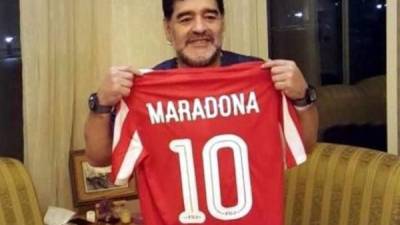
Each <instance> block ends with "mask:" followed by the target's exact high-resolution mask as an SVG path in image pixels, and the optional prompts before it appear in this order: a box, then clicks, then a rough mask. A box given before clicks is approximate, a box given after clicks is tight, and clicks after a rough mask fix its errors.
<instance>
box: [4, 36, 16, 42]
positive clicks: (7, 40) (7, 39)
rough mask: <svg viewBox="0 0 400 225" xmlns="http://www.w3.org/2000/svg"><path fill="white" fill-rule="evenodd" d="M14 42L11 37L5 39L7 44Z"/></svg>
mask: <svg viewBox="0 0 400 225" xmlns="http://www.w3.org/2000/svg"><path fill="white" fill-rule="evenodd" d="M13 40H14V38H13V37H10V36H6V37H5V38H4V41H5V42H6V43H11V42H12V41H13Z"/></svg>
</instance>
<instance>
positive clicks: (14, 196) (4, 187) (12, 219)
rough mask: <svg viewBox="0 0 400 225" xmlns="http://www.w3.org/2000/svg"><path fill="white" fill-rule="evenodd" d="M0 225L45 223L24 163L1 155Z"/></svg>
mask: <svg viewBox="0 0 400 225" xmlns="http://www.w3.org/2000/svg"><path fill="white" fill-rule="evenodd" d="M0 225H43V219H42V216H41V212H40V209H39V204H38V200H37V197H36V194H35V190H34V187H33V185H32V181H31V178H30V176H29V175H28V173H27V171H26V169H25V167H24V166H23V164H22V163H21V162H19V161H17V160H15V159H11V158H4V157H0Z"/></svg>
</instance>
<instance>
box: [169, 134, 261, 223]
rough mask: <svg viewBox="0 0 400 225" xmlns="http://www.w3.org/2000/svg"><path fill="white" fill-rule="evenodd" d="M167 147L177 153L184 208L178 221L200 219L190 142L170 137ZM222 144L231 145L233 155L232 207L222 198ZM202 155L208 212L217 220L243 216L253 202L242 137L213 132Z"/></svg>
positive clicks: (191, 221) (185, 221)
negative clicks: (220, 174) (219, 159)
mask: <svg viewBox="0 0 400 225" xmlns="http://www.w3.org/2000/svg"><path fill="white" fill-rule="evenodd" d="M169 147H170V149H171V150H172V151H173V152H176V153H178V154H179V162H180V172H181V180H182V192H183V204H184V208H185V209H184V211H183V212H182V213H181V214H180V215H179V220H180V222H181V223H203V222H204V221H205V215H204V213H203V212H201V211H200V210H199V203H198V195H197V186H196V175H195V170H194V163H193V154H192V151H193V149H192V142H191V140H190V139H178V140H173V141H171V142H170V144H169ZM223 148H229V149H231V150H232V151H233V157H234V164H235V165H234V166H235V177H236V190H237V204H236V205H235V206H232V207H224V206H223V205H222V202H221V190H220V179H219V167H218V151H219V150H221V149H223ZM202 158H203V167H204V180H205V185H206V196H207V207H208V210H209V212H210V214H211V215H212V216H214V217H215V218H217V219H220V220H234V219H239V218H242V217H244V216H245V215H246V214H247V213H248V212H249V211H250V209H251V207H252V204H253V199H252V193H251V184H250V174H249V162H248V153H247V144H246V142H244V140H243V139H242V138H241V137H239V136H237V135H232V134H225V135H218V136H215V137H213V138H211V139H210V140H208V141H207V143H206V144H205V145H204V148H203V157H202Z"/></svg>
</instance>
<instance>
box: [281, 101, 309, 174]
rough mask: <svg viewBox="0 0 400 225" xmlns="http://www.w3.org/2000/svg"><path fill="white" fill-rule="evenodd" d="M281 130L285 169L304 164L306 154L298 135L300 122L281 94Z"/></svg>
mask: <svg viewBox="0 0 400 225" xmlns="http://www.w3.org/2000/svg"><path fill="white" fill-rule="evenodd" d="M282 128H283V137H284V141H285V147H284V156H285V162H286V168H291V167H294V166H297V165H300V164H301V163H303V162H305V161H306V159H307V154H306V151H305V148H304V144H303V141H302V137H301V135H300V130H301V126H300V121H299V119H298V118H297V114H296V112H295V109H294V107H293V105H291V103H290V102H289V101H288V100H287V98H286V96H285V95H284V94H283V93H282Z"/></svg>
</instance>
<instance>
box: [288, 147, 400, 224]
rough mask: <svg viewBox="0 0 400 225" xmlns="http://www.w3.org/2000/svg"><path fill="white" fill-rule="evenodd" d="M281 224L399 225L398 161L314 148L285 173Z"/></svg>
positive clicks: (368, 152) (352, 149)
mask: <svg viewBox="0 0 400 225" xmlns="http://www.w3.org/2000/svg"><path fill="white" fill-rule="evenodd" d="M285 213H286V214H285V219H286V225H399V224H400V158H399V157H397V156H394V155H390V154H387V153H383V152H378V151H372V150H369V149H365V148H360V147H353V146H346V145H338V144H324V143H321V144H318V145H317V146H316V148H315V150H314V152H313V153H312V155H311V156H309V159H308V160H307V162H306V163H305V164H303V165H301V166H299V167H297V168H294V169H291V170H289V171H288V172H287V173H286V211H285Z"/></svg>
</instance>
